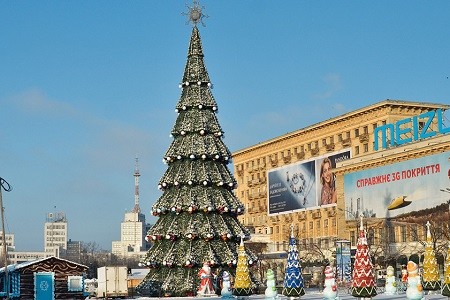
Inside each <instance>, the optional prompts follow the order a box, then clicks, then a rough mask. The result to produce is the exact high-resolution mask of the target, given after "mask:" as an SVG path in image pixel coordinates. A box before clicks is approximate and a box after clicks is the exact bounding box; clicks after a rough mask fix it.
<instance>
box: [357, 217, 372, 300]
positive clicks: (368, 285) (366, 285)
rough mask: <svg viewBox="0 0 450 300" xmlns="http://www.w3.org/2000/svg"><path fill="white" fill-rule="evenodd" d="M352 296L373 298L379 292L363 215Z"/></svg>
mask: <svg viewBox="0 0 450 300" xmlns="http://www.w3.org/2000/svg"><path fill="white" fill-rule="evenodd" d="M352 277H353V281H352V296H354V297H360V298H366V297H367V298H371V297H373V296H375V295H376V294H377V290H376V286H375V279H374V276H373V265H372V260H371V258H370V254H369V246H368V245H367V238H366V234H365V232H364V226H363V217H362V216H361V224H360V227H359V237H358V243H357V245H356V255H355V264H354V267H353V276H352Z"/></svg>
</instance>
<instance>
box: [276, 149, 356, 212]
mask: <svg viewBox="0 0 450 300" xmlns="http://www.w3.org/2000/svg"><path fill="white" fill-rule="evenodd" d="M350 156H351V153H350V149H344V150H341V151H337V152H333V153H330V154H329V155H324V156H318V157H317V158H314V159H311V160H305V161H301V162H298V163H293V164H290V165H287V166H282V167H279V168H275V169H272V170H269V171H268V173H267V177H268V179H267V182H268V202H269V210H268V211H269V215H273V214H277V213H289V212H292V211H295V210H301V209H314V208H318V207H319V206H323V205H327V206H333V205H336V188H335V176H334V173H333V172H332V170H333V168H335V167H336V162H340V161H343V160H346V159H349V158H350Z"/></svg>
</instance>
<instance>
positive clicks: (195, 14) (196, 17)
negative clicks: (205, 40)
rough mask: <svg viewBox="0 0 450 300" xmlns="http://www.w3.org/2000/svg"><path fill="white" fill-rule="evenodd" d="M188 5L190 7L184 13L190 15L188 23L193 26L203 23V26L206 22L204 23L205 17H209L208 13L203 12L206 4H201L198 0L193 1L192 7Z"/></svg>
mask: <svg viewBox="0 0 450 300" xmlns="http://www.w3.org/2000/svg"><path fill="white" fill-rule="evenodd" d="M186 7H187V8H188V12H187V13H182V14H183V15H185V16H188V21H187V22H186V24H189V23H191V24H192V25H193V26H197V23H201V24H202V25H203V26H205V23H203V18H208V15H205V14H204V13H203V11H202V10H203V9H204V8H205V7H204V6H201V5H200V2H199V1H197V0H194V1H193V5H192V7H191V6H189V5H187V4H186Z"/></svg>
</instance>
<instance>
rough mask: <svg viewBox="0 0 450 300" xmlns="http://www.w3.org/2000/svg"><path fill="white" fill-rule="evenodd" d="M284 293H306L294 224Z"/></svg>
mask: <svg viewBox="0 0 450 300" xmlns="http://www.w3.org/2000/svg"><path fill="white" fill-rule="evenodd" d="M282 294H283V295H285V296H288V297H299V296H303V295H304V294H305V290H304V284H303V276H302V266H301V262H300V259H299V257H298V249H297V240H296V239H295V238H294V226H292V225H291V237H290V238H289V251H288V258H287V266H286V272H285V276H284V285H283V291H282Z"/></svg>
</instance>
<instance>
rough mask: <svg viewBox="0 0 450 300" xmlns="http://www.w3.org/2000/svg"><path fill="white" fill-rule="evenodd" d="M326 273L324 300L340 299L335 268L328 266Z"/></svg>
mask: <svg viewBox="0 0 450 300" xmlns="http://www.w3.org/2000/svg"><path fill="white" fill-rule="evenodd" d="M324 273H325V283H324V288H323V299H324V300H335V299H336V300H337V299H339V297H338V291H337V285H336V280H335V278H334V271H333V268H332V267H331V266H326V268H325V271H324Z"/></svg>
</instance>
